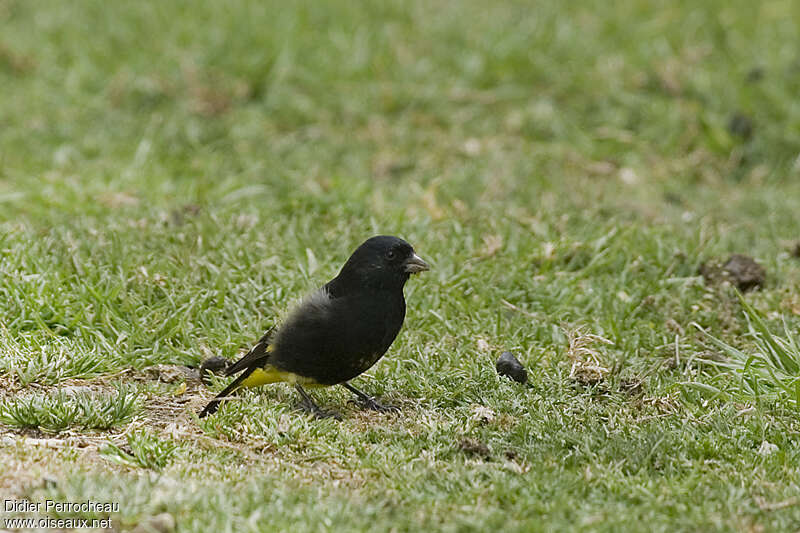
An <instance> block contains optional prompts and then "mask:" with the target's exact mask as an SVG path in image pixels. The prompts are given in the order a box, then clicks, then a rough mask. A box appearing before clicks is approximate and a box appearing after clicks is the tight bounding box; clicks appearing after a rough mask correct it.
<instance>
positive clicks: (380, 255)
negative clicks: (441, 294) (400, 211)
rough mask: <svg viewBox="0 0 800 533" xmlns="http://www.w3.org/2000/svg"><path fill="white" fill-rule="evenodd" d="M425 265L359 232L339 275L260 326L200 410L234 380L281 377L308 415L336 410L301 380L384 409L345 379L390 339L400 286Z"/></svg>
mask: <svg viewBox="0 0 800 533" xmlns="http://www.w3.org/2000/svg"><path fill="white" fill-rule="evenodd" d="M424 270H428V264H427V263H426V262H425V261H423V260H422V258H421V257H419V256H418V255H417V254H415V253H414V249H413V248H412V247H411V245H410V244H408V243H407V242H406V241H404V240H403V239H399V238H397V237H390V236H386V235H380V236H377V237H372V238H370V239H367V241H366V242H364V244H362V245H361V246H359V247H358V248H357V249H356V251H355V252H353V255H351V256H350V259H348V260H347V263H345V265H344V267H342V270H341V272H339V275H338V276H336V277H335V278H333V279H332V280H331V281H329V282H328V283H326V284H325V285H324V286H323V287H322V288H320V289H318V290H317V291H315V292H313V293H312V294H310V295H309V296H307V297H306V298H305V300H303V302H302V303H300V305H299V306H297V308H296V309H295V310H294V311H292V312H291V313H290V314H289V316H288V318H287V319H286V321H285V322H284V323H283V325H281V326H280V328H278V329H277V331H273V330H270V331H268V332H267V333H266V334H265V335H264V336H263V337H262V338H261V339H260V340H259V341H258V343H257V344H256V345H255V346H254V347H253V349H252V350H250V352H249V353H247V355H245V356H244V357H242V358H241V359H239V360H238V361H237V362H236V363H234V364H233V365H231V366H230V367H229V368H228V369H227V370H226V371H225V374H226V375H228V376H232V375H234V374H239V373H240V372H241V374H240V375H239V377H237V378H236V379H235V380H233V382H232V383H231V384H230V385H228V386H227V387H226V388H225V390H223V391H222V392H221V393H219V394H218V395H217V397H216V398H214V399H213V400H212V401H211V402H210V403H209V404H208V405H207V406H206V407H205V408H204V409H203V410H202V411H201V412H200V418H202V417H204V416H206V415H208V414H212V413H214V412H215V411H216V410H217V407H218V406H219V403H220V401H222V400H223V399H224V398H225V397H227V396H228V395H229V394H230V393H232V392H234V391H235V390H237V389H239V388H241V387H258V386H260V385H265V384H267V383H277V382H287V383H291V384H293V385H294V387H295V389H297V392H299V393H300V396H301V397H302V402H301V405H302V406H303V407H304V408H305V409H306V410H308V411H310V412H311V413H313V414H314V415H315V416H317V417H320V418H323V417H326V416H334V417H338V415H336V414H335V413H329V412H326V411H323V410H322V409H320V408H319V406H317V404H315V403H314V401H313V400H312V399H311V397H310V396H309V395H308V393H306V391H305V389H304V387H309V388H313V387H326V386H331V385H338V384H341V385H343V386H344V387H346V388H347V389H348V390H350V391H351V392H353V393H354V394H355V395H356V396H357V397H358V398H359V399H360V400H361V402H362V404H363V405H364V406H365V407H367V408H369V409H374V410H378V411H385V410H390V409H392V408H387V407H384V406H383V405H381V404H380V403H379V402H378V401H377V400H375V399H374V398H372V397H370V396H368V395H367V394H365V393H363V392H361V391H360V390H358V389H356V388H355V387H353V386H352V385H350V384H349V383H348V381H349V380H351V379H353V378H354V377H356V376H358V375H359V374H361V373H362V372H365V371H366V370H368V369H369V368H370V367H371V366H372V365H374V364H375V363H376V362H377V361H378V359H380V358H381V357H382V356H383V354H385V353H386V350H388V349H389V346H390V345H391V344H392V342H393V341H394V339H395V337H397V334H398V333H399V332H400V328H401V327H402V326H403V319H404V318H405V315H406V301H405V298H403V286H404V285H405V283H406V281H408V278H409V276H410V275H411V274H414V273H417V272H422V271H424Z"/></svg>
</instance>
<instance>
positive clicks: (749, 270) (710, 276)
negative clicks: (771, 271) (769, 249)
mask: <svg viewBox="0 0 800 533" xmlns="http://www.w3.org/2000/svg"><path fill="white" fill-rule="evenodd" d="M699 273H700V274H701V275H702V276H703V279H704V280H705V282H706V283H708V284H709V285H717V284H719V283H722V282H723V281H728V282H730V283H731V284H733V285H734V286H735V287H736V288H737V289H739V290H740V291H742V292H746V291H749V290H752V289H758V288H761V287H763V286H764V282H765V281H766V277H767V271H766V270H765V269H764V267H763V266H761V265H759V264H758V263H757V262H756V261H755V259H753V258H752V257H750V256H747V255H743V254H733V255H732V256H730V257H729V258H728V260H727V261H725V262H724V263H723V264H722V265H720V264H719V262H717V261H714V260H710V261H706V262H705V263H703V264H702V265H700V269H699Z"/></svg>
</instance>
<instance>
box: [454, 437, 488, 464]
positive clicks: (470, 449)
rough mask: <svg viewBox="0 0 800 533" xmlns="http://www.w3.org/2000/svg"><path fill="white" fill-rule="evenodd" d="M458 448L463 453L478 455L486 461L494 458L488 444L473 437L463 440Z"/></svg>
mask: <svg viewBox="0 0 800 533" xmlns="http://www.w3.org/2000/svg"><path fill="white" fill-rule="evenodd" d="M458 447H459V448H460V449H461V451H462V452H465V453H467V454H469V455H477V456H480V457H483V458H484V459H489V458H490V457H491V456H492V451H491V450H490V449H489V447H488V446H487V445H486V444H484V443H483V442H481V441H479V440H478V439H475V438H472V437H464V438H462V439H461V440H460V441H459V443H458Z"/></svg>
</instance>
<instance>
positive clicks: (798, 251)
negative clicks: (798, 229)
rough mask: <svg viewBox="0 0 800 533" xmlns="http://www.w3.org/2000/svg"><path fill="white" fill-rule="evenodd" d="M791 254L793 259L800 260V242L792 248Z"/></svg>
mask: <svg viewBox="0 0 800 533" xmlns="http://www.w3.org/2000/svg"><path fill="white" fill-rule="evenodd" d="M789 253H790V254H791V255H792V257H796V258H798V259H800V241H797V242H796V243H794V246H792V248H791V250H790V251H789Z"/></svg>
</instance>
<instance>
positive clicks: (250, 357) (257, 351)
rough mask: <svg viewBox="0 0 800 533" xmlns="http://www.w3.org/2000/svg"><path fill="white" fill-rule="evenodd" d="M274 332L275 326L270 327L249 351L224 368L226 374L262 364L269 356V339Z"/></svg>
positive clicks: (236, 372)
mask: <svg viewBox="0 0 800 533" xmlns="http://www.w3.org/2000/svg"><path fill="white" fill-rule="evenodd" d="M274 332H275V328H274V327H273V328H270V329H269V331H267V332H266V333H265V334H264V336H263V337H261V338H260V339H259V340H258V342H257V343H256V345H255V346H253V347H252V348H251V349H250V351H249V352H247V353H246V354H245V355H244V356H242V358H241V359H239V360H238V361H236V362H235V363H234V364H232V365H231V366H229V367H228V368H227V370H225V375H226V376H233V375H234V374H238V373H239V372H241V371H242V370H245V369H247V368H258V367H261V366H264V364H265V363H266V362H267V359H268V358H269V352H270V351H271V349H270V348H271V344H270V340H271V339H272V334H273V333H274Z"/></svg>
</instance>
